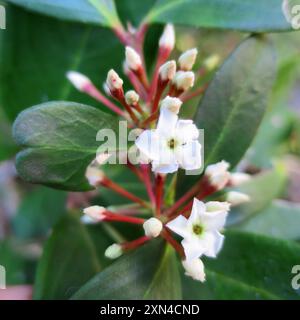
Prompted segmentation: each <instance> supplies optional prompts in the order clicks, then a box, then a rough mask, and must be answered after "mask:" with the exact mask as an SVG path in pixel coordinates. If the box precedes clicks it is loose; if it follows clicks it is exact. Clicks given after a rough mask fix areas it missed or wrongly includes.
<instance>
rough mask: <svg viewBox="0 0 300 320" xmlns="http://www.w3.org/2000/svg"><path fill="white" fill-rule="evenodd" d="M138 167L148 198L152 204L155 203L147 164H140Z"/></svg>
mask: <svg viewBox="0 0 300 320" xmlns="http://www.w3.org/2000/svg"><path fill="white" fill-rule="evenodd" d="M140 167H141V171H142V174H143V178H144V183H145V187H146V190H147V193H148V196H149V199H150V201H151V203H152V205H155V203H156V201H155V195H154V192H153V187H152V181H151V178H150V172H149V170H150V168H149V165H147V164H141V166H140Z"/></svg>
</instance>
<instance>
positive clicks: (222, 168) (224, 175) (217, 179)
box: [205, 160, 230, 190]
mask: <svg viewBox="0 0 300 320" xmlns="http://www.w3.org/2000/svg"><path fill="white" fill-rule="evenodd" d="M228 169H229V163H228V162H226V161H224V160H223V161H221V162H218V163H215V164H211V165H209V166H207V168H206V170H205V175H206V176H207V177H208V179H209V182H210V184H211V185H212V186H213V187H215V188H216V189H217V190H221V189H223V188H224V187H225V186H226V185H227V183H228V182H229V179H230V172H229V171H228Z"/></svg>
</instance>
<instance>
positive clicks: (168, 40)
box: [159, 23, 175, 51]
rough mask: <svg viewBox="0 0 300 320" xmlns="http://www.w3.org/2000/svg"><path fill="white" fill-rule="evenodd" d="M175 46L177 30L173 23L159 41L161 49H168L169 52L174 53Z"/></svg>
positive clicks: (167, 27)
mask: <svg viewBox="0 0 300 320" xmlns="http://www.w3.org/2000/svg"><path fill="white" fill-rule="evenodd" d="M174 46H175V30H174V26H173V25H172V24H171V23H168V24H167V25H166V26H165V29H164V31H163V34H162V35H161V37H160V39H159V47H160V48H166V49H167V50H168V51H172V50H173V48H174Z"/></svg>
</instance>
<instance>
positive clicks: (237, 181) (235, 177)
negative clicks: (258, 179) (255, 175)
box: [230, 172, 251, 186]
mask: <svg viewBox="0 0 300 320" xmlns="http://www.w3.org/2000/svg"><path fill="white" fill-rule="evenodd" d="M250 179H251V176H250V175H249V174H247V173H244V172H234V173H231V174H230V184H231V185H232V186H239V185H241V184H243V183H245V182H247V181H249V180H250Z"/></svg>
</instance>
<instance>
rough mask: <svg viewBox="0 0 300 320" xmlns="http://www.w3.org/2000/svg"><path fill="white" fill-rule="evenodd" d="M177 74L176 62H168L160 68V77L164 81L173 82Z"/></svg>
mask: <svg viewBox="0 0 300 320" xmlns="http://www.w3.org/2000/svg"><path fill="white" fill-rule="evenodd" d="M175 73H176V62H175V60H172V61H168V62H166V63H164V64H163V65H162V66H161V67H160V68H159V76H160V78H161V80H162V81H169V80H172V79H173V78H174V76H175Z"/></svg>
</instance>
